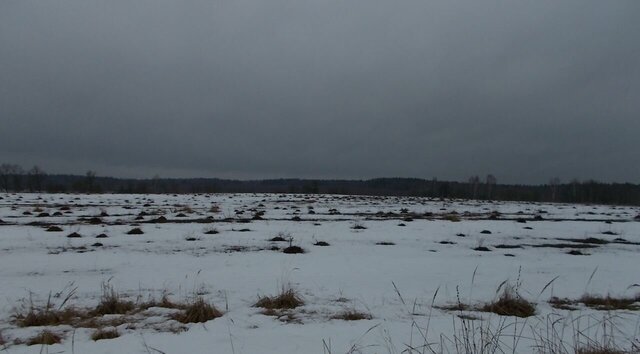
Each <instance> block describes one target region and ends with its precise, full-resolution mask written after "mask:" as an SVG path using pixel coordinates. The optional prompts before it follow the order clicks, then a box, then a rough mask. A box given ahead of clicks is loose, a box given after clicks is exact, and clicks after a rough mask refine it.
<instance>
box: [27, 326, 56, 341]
mask: <svg viewBox="0 0 640 354" xmlns="http://www.w3.org/2000/svg"><path fill="white" fill-rule="evenodd" d="M60 342H62V337H61V336H59V335H57V334H55V333H53V332H51V331H49V330H46V329H45V330H43V331H42V332H40V333H38V334H37V335H36V336H34V337H31V338H29V340H28V341H27V345H38V344H39V345H53V344H57V343H60Z"/></svg>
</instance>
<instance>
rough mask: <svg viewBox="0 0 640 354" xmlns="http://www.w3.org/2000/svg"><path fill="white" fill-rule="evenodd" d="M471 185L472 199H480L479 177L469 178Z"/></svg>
mask: <svg viewBox="0 0 640 354" xmlns="http://www.w3.org/2000/svg"><path fill="white" fill-rule="evenodd" d="M469 184H470V185H471V195H472V199H476V198H477V197H478V186H480V177H478V175H475V176H471V177H469Z"/></svg>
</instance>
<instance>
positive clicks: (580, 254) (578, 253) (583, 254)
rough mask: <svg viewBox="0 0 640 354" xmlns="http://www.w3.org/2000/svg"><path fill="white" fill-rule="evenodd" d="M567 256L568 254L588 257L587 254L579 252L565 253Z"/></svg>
mask: <svg viewBox="0 0 640 354" xmlns="http://www.w3.org/2000/svg"><path fill="white" fill-rule="evenodd" d="M567 254H570V255H572V256H588V255H589V253H583V252H582V251H580V250H571V251H569V252H567Z"/></svg>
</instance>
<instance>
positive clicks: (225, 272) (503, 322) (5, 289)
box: [0, 194, 640, 354]
mask: <svg viewBox="0 0 640 354" xmlns="http://www.w3.org/2000/svg"><path fill="white" fill-rule="evenodd" d="M0 196H1V199H0V220H1V222H0V335H1V337H0V338H1V340H2V341H3V342H4V345H2V346H0V348H3V350H4V351H6V352H7V353H40V352H49V353H72V352H73V353H232V354H235V353H237V354H240V353H244V354H254V353H260V354H268V353H274V354H275V353H277V354H283V353H334V354H335V353H348V352H350V353H401V352H405V353H423V352H425V353H430V352H431V350H433V351H435V352H461V351H463V350H461V343H462V342H464V340H465V339H464V338H465V335H464V331H465V328H466V329H467V331H466V333H467V335H466V337H467V338H466V339H469V337H470V334H475V335H476V336H477V337H478V338H475V339H474V338H471V339H469V340H475V341H476V342H479V341H481V339H479V337H480V334H481V333H482V334H484V335H485V336H486V335H487V334H488V333H490V334H492V335H493V337H492V338H495V339H496V340H497V341H499V342H500V345H499V347H500V348H499V349H500V350H502V351H504V352H517V353H527V352H535V351H536V349H535V347H534V346H535V345H540V344H541V343H542V342H544V341H545V340H547V341H555V342H556V343H557V342H558V341H559V339H557V338H555V337H563V338H564V340H565V348H566V349H567V351H569V352H572V351H571V350H572V349H573V347H574V346H575V344H576V343H582V344H585V343H588V342H589V338H590V339H592V340H597V341H598V342H600V343H602V342H603V338H605V339H609V338H612V339H613V340H614V341H615V342H614V343H613V344H615V345H617V346H619V347H624V348H627V349H628V348H631V347H632V346H633V345H634V344H635V345H638V344H639V342H638V340H639V339H640V337H639V334H638V333H639V329H640V326H639V321H640V311H638V310H637V307H636V305H640V304H639V303H637V302H636V304H632V305H629V306H627V308H622V309H609V310H608V311H603V310H601V309H598V308H594V307H588V306H586V305H585V304H582V303H574V304H571V307H572V308H573V309H574V310H566V309H557V308H554V307H552V306H551V304H550V303H549V302H548V301H549V299H550V298H551V297H553V296H556V297H560V298H568V299H571V300H576V299H579V298H580V297H581V296H583V295H585V294H592V295H603V296H605V295H611V296H612V297H615V298H623V297H624V298H632V297H634V296H636V294H637V293H638V292H639V291H640V285H637V284H638V283H640V257H639V254H640V222H638V215H639V214H640V209H639V208H637V207H613V206H599V205H567V204H535V203H506V202H476V201H439V200H429V199H426V198H399V197H358V196H335V195H276V194H264V195H263V194H234V195H230V194H213V195H68V194H42V195H39V194H2V195H0ZM51 226H59V227H60V228H61V229H62V231H57V232H55V231H47V229H48V228H50V227H51ZM134 228H139V229H141V230H142V232H143V233H142V234H133V235H132V234H128V232H129V231H130V230H132V229H134ZM216 232H217V233H216ZM72 233H77V235H74V236H80V237H68V236H69V235H71V234H72ZM101 234H104V235H106V237H100V238H96V237H97V236H98V235H101ZM279 235H280V236H281V237H283V238H285V239H287V240H288V241H285V242H276V241H270V239H272V238H274V237H276V236H279ZM319 241H324V242H327V243H328V244H329V245H328V246H317V245H314V244H315V243H316V242H319ZM290 244H291V245H294V246H296V245H297V246H300V247H302V248H303V249H304V250H305V251H306V252H305V253H303V254H285V253H283V252H282V249H284V248H285V247H287V246H289V245H290ZM482 247H486V248H487V249H488V250H484V251H482V250H483V248H482ZM476 249H478V250H476ZM570 253H574V254H570ZM505 280H507V282H506V283H504V281H505ZM503 283H504V284H503ZM105 286H106V287H109V288H111V289H113V290H114V291H116V292H117V293H118V294H119V296H121V297H122V299H123V300H129V301H132V302H133V303H134V304H136V306H138V305H139V304H142V303H144V302H145V301H149V300H150V299H156V300H159V299H160V298H162V296H163V295H166V296H167V297H168V298H169V299H170V300H171V301H174V302H184V301H190V300H193V299H194V298H195V297H201V298H203V299H205V300H206V301H208V302H210V303H212V304H214V305H215V306H216V307H217V308H218V309H219V310H220V311H222V312H223V315H222V316H221V317H219V318H216V319H213V320H210V321H207V322H205V323H187V324H183V323H180V322H178V321H176V320H174V319H172V315H174V314H175V313H177V312H179V311H180V310H176V309H167V308H161V307H150V308H148V309H139V308H136V309H134V310H131V311H129V312H128V313H126V314H122V315H105V316H104V317H102V316H97V315H96V317H99V318H96V319H95V321H94V322H92V323H93V324H94V325H92V326H89V325H87V322H86V321H83V322H82V323H83V325H78V324H77V323H76V324H73V323H72V324H62V325H55V326H47V327H46V328H48V329H49V330H50V331H51V332H53V333H55V334H57V335H59V336H60V337H61V338H62V341H61V343H59V344H54V345H50V346H42V345H31V346H29V345H27V344H26V343H27V342H28V341H29V339H30V338H31V337H34V336H35V335H37V334H38V333H40V332H41V331H42V330H43V329H44V327H42V326H36V327H33V326H29V327H21V326H20V321H19V315H20V314H22V315H24V314H26V313H27V312H28V310H29V308H30V307H33V308H35V309H38V308H43V307H44V306H46V303H47V301H49V302H50V303H51V304H52V305H51V306H50V307H51V308H52V309H56V310H57V309H58V308H67V307H71V308H76V309H87V311H89V310H90V309H93V308H95V307H96V306H97V305H98V303H99V302H100V301H101V296H102V295H103V287H105ZM282 288H291V289H293V290H294V291H295V292H297V293H298V294H299V296H300V297H301V298H302V299H303V301H304V305H302V306H299V307H297V308H294V309H289V310H276V311H271V312H268V311H265V310H264V309H263V308H258V307H254V304H255V303H256V302H257V301H258V299H259V298H260V297H262V296H271V295H276V294H278V293H279V292H280V291H281V289H282ZM507 288H515V289H514V291H517V293H518V294H519V295H521V297H522V298H524V299H526V300H528V301H530V302H532V303H534V304H535V306H536V314H535V315H534V316H531V317H527V318H520V317H514V316H500V315H497V314H494V313H490V312H479V311H476V310H477V308H478V307H481V306H482V304H484V303H486V302H490V301H492V300H496V298H497V297H498V296H500V294H501V293H502V292H503V291H504V289H507ZM434 296H435V297H434ZM67 297H69V298H68V299H66V298H67ZM65 300H66V301H65ZM458 303H463V304H467V305H469V308H468V310H467V311H460V310H446V309H443V307H447V306H452V305H456V304H458ZM345 311H352V312H359V313H361V314H363V315H365V317H367V316H370V319H363V320H355V321H347V320H343V319H337V318H336V317H337V316H339V315H340V314H343V313H345ZM16 316H18V318H16ZM460 316H461V317H460ZM110 326H112V327H110ZM97 327H104V328H105V329H113V327H115V329H116V330H117V332H118V334H119V335H120V336H119V337H118V338H114V339H104V340H98V341H93V340H92V339H91V336H92V334H93V333H94V331H95V330H96V328H97ZM554 329H555V330H557V332H553V330H554ZM560 331H564V332H563V333H560ZM549 333H556V334H549ZM425 337H426V339H427V340H426V342H427V343H431V346H430V347H429V348H427V347H425V346H424V344H425ZM533 338H536V339H533ZM554 338H555V339H554ZM634 341H635V343H633V342H634ZM456 344H458V347H457V348H456ZM582 344H581V345H582ZM412 347H413V348H416V349H410V348H412ZM514 347H515V349H514ZM543 351H544V350H543ZM547 351H548V350H547ZM478 352H480V351H478ZM498 352H500V351H498Z"/></svg>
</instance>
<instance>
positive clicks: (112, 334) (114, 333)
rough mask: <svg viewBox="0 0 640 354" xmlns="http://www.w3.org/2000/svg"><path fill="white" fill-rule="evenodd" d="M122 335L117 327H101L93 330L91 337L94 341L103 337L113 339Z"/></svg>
mask: <svg viewBox="0 0 640 354" xmlns="http://www.w3.org/2000/svg"><path fill="white" fill-rule="evenodd" d="M118 337H120V333H118V330H116V329H102V328H99V329H98V330H97V331H95V332H93V334H92V335H91V339H93V340H94V341H98V340H101V339H113V338H118Z"/></svg>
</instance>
